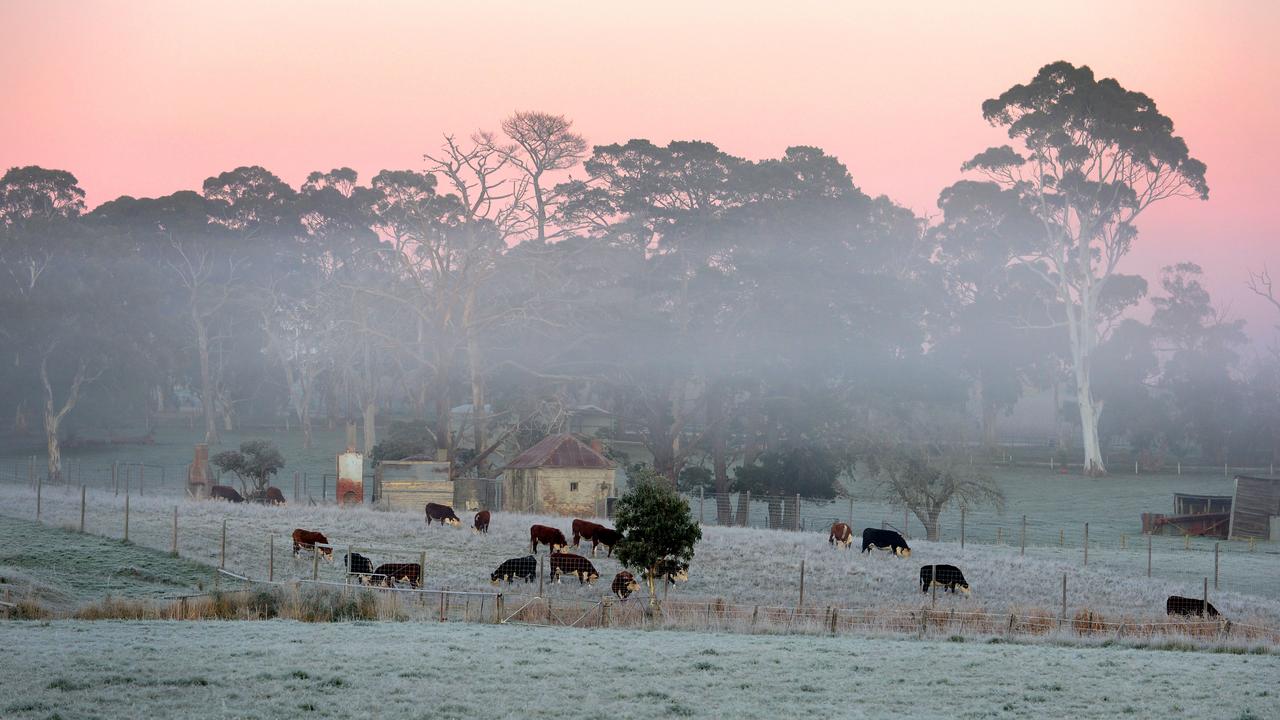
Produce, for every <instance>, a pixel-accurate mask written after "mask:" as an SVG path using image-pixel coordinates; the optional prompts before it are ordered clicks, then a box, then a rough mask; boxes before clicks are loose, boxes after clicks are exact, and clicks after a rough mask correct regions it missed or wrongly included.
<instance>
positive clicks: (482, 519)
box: [471, 510, 489, 535]
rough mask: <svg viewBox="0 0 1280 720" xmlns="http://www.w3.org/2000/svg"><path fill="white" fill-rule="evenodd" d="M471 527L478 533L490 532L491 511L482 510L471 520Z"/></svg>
mask: <svg viewBox="0 0 1280 720" xmlns="http://www.w3.org/2000/svg"><path fill="white" fill-rule="evenodd" d="M471 529H472V530H474V531H475V532H478V533H484V534H486V535H488V534H489V511H488V510H481V511H480V512H478V513H476V516H475V519H473V520H472V521H471Z"/></svg>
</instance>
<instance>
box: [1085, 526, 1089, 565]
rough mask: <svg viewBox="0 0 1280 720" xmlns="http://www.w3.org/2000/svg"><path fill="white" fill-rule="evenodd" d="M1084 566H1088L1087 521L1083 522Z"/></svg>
mask: <svg viewBox="0 0 1280 720" xmlns="http://www.w3.org/2000/svg"><path fill="white" fill-rule="evenodd" d="M1084 566H1085V567H1089V523H1085V524H1084Z"/></svg>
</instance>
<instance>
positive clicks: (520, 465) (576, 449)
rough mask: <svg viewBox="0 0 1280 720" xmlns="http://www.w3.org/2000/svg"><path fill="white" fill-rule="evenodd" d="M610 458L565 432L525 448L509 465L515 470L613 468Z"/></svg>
mask: <svg viewBox="0 0 1280 720" xmlns="http://www.w3.org/2000/svg"><path fill="white" fill-rule="evenodd" d="M613 466H614V465H613V463H612V462H610V461H609V459H608V458H606V457H605V456H603V455H601V454H600V453H598V452H596V451H595V450H592V449H591V446H590V445H587V444H586V443H584V442H582V441H581V440H579V439H578V438H576V437H574V436H573V435H570V434H569V433H564V434H562V435H551V436H548V437H545V438H543V439H542V440H541V441H540V442H539V443H538V444H537V445H534V446H533V447H531V448H529V449H528V450H525V451H524V452H522V453H520V455H518V456H517V457H516V459H515V460H512V461H511V462H510V464H508V465H507V467H508V468H510V469H513V470H528V469H531V468H542V467H565V468H611V467H613Z"/></svg>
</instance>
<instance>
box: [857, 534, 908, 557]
mask: <svg viewBox="0 0 1280 720" xmlns="http://www.w3.org/2000/svg"><path fill="white" fill-rule="evenodd" d="M873 547H874V548H879V549H881V550H892V551H893V554H894V555H897V556H899V557H904V558H908V557H911V548H910V547H908V546H907V541H906V540H905V539H903V537H902V536H901V535H899V534H898V533H897V532H895V531H893V530H879V529H876V528H865V529H863V531H862V552H868V551H870V550H871V548H873Z"/></svg>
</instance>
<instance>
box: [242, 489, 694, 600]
mask: <svg viewBox="0 0 1280 720" xmlns="http://www.w3.org/2000/svg"><path fill="white" fill-rule="evenodd" d="M227 489H228V490H232V488H227ZM232 491H233V492H234V490H232ZM424 514H425V516H426V522H427V525H432V524H434V523H440V524H442V525H447V526H449V527H455V528H459V527H462V519H461V518H459V517H458V516H457V514H456V513H455V512H454V510H453V508H451V507H449V506H448V505H441V504H439V503H427V504H426V507H425V508H424ZM491 518H492V514H491V513H490V511H488V510H481V511H479V512H477V513H476V514H475V516H474V517H473V518H472V523H471V529H472V531H473V532H476V533H482V534H487V533H488V532H489V522H490V520H491ZM571 531H572V538H573V540H572V543H570V541H569V539H568V538H566V537H565V534H564V532H563V531H562V530H560V529H559V528H556V527H551V526H550V525H537V524H535V525H532V526H530V528H529V554H528V555H526V556H524V557H516V558H510V559H508V560H504V561H503V562H502V563H501V564H499V565H498V567H497V569H496V570H494V571H493V572H492V573H490V575H489V580H490V582H492V583H493V584H495V585H496V584H498V583H500V582H506V583H508V584H510V583H514V582H515V581H516V580H523V581H525V582H533V581H534V580H536V579H537V578H538V565H539V563H538V557H537V552H538V546H540V545H545V546H546V547H547V550H548V551H549V553H548V555H547V565H548V570H549V576H550V579H551V581H552V582H561V581H562V580H563V579H564V578H565V577H566V576H568V577H571V578H574V579H576V580H577V581H578V583H579V584H580V585H590V584H593V583H595V582H596V581H598V580H599V579H600V572H599V571H598V570H597V569H596V567H595V565H594V564H593V563H592V562H591V560H590V559H588V558H586V557H583V556H582V555H577V554H574V553H570V552H567V550H568V549H569V548H570V547H573V548H578V547H580V546H581V544H582V543H583V542H590V543H591V557H595V556H596V552H597V551H598V549H599V548H601V547H603V548H604V550H605V556H606V557H612V556H613V549H614V548H615V547H616V546H617V544H618V543H619V542H620V541H621V540H622V533H620V532H618V531H617V530H616V529H614V528H611V527H607V526H605V525H601V524H600V523H596V522H592V521H590V520H582V519H575V520H574V521H573V523H572V525H571ZM304 551H309V552H311V553H313V554H316V555H318V558H317V559H323V560H325V561H326V562H328V563H333V561H334V558H333V547H332V546H331V545H330V544H329V540H328V538H326V537H325V535H324V534H323V533H321V532H319V531H316V530H305V529H303V528H297V529H295V530H294V531H293V555H294V557H298V556H300V555H301V554H302V553H303V552H304ZM343 564H344V566H345V567H346V570H347V573H348V575H349V576H350V577H354V578H357V579H358V582H360V583H362V584H366V585H374V586H381V587H399V586H401V585H405V586H408V587H411V588H419V587H422V579H423V568H422V566H421V564H419V563H383V564H381V565H377V566H374V565H373V563H372V562H371V561H370V560H369V558H367V557H365V556H364V555H361V554H360V553H357V552H351V553H349V554H347V555H344V556H343ZM641 577H647V573H646V572H642V573H641ZM688 579H689V564H688V563H684V562H679V561H677V560H674V559H668V560H664V561H663V562H661V563H659V564H658V566H657V568H656V577H655V580H656V581H665V582H666V583H668V584H672V585H674V584H676V583H680V582H684V581H686V580H688ZM638 588H639V583H638V582H637V580H636V576H635V575H634V574H632V573H631V572H629V571H627V570H622V571H620V572H618V573H617V574H616V575H614V577H613V581H612V582H611V583H610V584H609V590H610V591H611V592H612V593H613V594H614V595H617V596H618V597H619V598H620V599H622V600H626V599H627V598H628V597H630V596H631V595H632V594H633V593H634V592H635V591H636V590H637V589H638Z"/></svg>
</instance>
